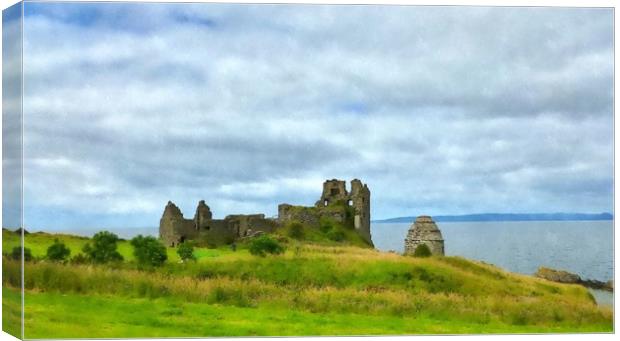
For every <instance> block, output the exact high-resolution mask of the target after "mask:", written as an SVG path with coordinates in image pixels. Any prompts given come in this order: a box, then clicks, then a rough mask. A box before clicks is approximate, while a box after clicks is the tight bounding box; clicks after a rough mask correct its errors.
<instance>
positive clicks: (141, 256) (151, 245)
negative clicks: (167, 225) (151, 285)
mask: <svg viewBox="0 0 620 341" xmlns="http://www.w3.org/2000/svg"><path fill="white" fill-rule="evenodd" d="M131 245H132V246H133V255H134V257H136V261H137V262H138V265H139V266H141V267H144V266H146V267H151V266H161V265H162V264H164V262H165V261H166V259H168V253H167V252H166V247H165V246H164V245H163V244H162V243H161V242H160V241H159V240H158V239H156V238H155V237H151V236H146V237H144V236H142V235H138V236H137V237H134V238H133V239H132V240H131Z"/></svg>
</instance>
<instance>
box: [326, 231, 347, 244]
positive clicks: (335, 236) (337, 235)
mask: <svg viewBox="0 0 620 341" xmlns="http://www.w3.org/2000/svg"><path fill="white" fill-rule="evenodd" d="M345 237H346V236H345V234H344V232H342V231H340V230H331V231H329V232H327V238H329V239H330V240H333V241H335V242H341V241H343V240H344V239H345Z"/></svg>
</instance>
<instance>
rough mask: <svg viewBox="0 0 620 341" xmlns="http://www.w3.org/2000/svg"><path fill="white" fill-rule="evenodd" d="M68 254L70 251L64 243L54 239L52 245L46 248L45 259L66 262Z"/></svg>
mask: <svg viewBox="0 0 620 341" xmlns="http://www.w3.org/2000/svg"><path fill="white" fill-rule="evenodd" d="M70 254H71V250H69V248H68V247H66V246H65V243H63V242H61V241H59V240H58V239H54V244H52V245H50V247H48V248H47V259H49V260H52V261H55V262H62V261H65V260H67V258H68V257H69V255H70Z"/></svg>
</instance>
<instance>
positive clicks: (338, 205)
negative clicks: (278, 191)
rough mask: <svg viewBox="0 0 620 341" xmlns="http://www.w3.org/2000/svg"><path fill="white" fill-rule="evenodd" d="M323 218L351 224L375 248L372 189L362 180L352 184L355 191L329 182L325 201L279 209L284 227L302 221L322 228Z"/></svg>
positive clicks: (334, 182)
mask: <svg viewBox="0 0 620 341" xmlns="http://www.w3.org/2000/svg"><path fill="white" fill-rule="evenodd" d="M323 217H326V218H330V219H332V220H334V221H336V222H339V223H344V224H347V223H350V224H351V226H352V227H354V228H355V231H357V233H358V234H359V235H360V236H362V238H364V240H365V241H366V242H367V243H368V244H369V245H373V244H372V237H371V235H370V190H369V189H368V186H367V185H365V184H363V183H362V182H361V181H360V180H358V179H354V180H352V181H351V192H348V191H347V188H346V183H345V181H342V180H337V179H332V180H326V181H325V182H324V183H323V193H322V194H321V198H320V199H319V200H318V201H317V202H316V203H315V205H314V207H305V206H293V205H289V204H281V205H279V206H278V222H279V223H280V224H282V225H284V224H286V223H288V222H290V221H298V222H301V223H303V224H305V225H309V226H318V224H319V221H320V219H321V218H323Z"/></svg>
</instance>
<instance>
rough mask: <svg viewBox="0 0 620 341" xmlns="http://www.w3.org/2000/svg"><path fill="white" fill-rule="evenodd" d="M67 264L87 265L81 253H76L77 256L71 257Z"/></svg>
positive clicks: (85, 258) (86, 258)
mask: <svg viewBox="0 0 620 341" xmlns="http://www.w3.org/2000/svg"><path fill="white" fill-rule="evenodd" d="M69 262H70V263H71V264H86V263H88V257H86V256H85V255H84V254H83V253H78V254H77V255H75V256H73V257H71V259H70V260H69Z"/></svg>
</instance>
